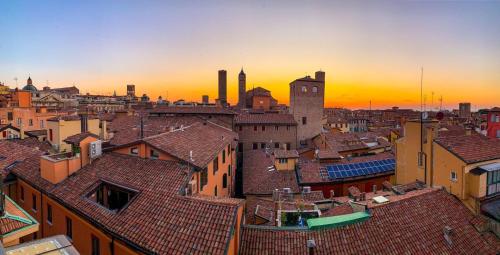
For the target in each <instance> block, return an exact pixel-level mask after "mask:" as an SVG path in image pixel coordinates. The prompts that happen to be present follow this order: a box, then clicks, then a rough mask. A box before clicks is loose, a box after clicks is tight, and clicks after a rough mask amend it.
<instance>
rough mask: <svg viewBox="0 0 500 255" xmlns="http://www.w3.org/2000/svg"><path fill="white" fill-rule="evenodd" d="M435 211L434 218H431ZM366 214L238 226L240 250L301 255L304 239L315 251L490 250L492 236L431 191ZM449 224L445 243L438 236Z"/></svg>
mask: <svg viewBox="0 0 500 255" xmlns="http://www.w3.org/2000/svg"><path fill="white" fill-rule="evenodd" d="M436 215H439V217H436ZM371 216H372V217H371V218H370V219H368V220H366V221H364V222H361V223H355V224H353V225H348V226H344V227H338V228H330V229H324V230H320V231H311V230H287V229H285V230H280V229H278V228H274V227H259V226H244V227H243V232H242V240H241V249H240V252H241V254H259V253H260V252H261V251H263V250H265V251H266V252H267V253H269V254H307V253H308V251H307V241H308V240H311V239H313V240H314V241H315V243H316V247H315V248H314V253H315V254H387V253H394V254H404V253H409V254H461V253H466V254H495V253H497V252H498V250H497V247H498V246H497V245H498V242H499V241H498V239H497V240H495V239H494V238H493V239H492V238H487V237H486V234H485V235H483V234H481V233H479V232H478V231H477V230H476V228H475V227H474V225H473V224H471V221H472V220H473V219H474V218H475V216H474V215H473V214H472V213H471V212H470V211H469V209H467V208H466V207H465V206H464V205H463V204H462V203H461V202H460V201H459V200H457V199H456V198H454V197H453V196H451V195H449V194H448V193H446V192H445V191H442V190H434V191H430V192H426V193H423V194H420V195H417V196H413V197H409V198H407V199H404V200H400V201H396V202H392V203H389V204H386V205H382V206H379V207H376V208H373V209H372V211H371ZM445 227H450V228H451V234H450V237H451V241H452V243H451V245H450V244H449V243H448V242H447V241H446V240H445V238H444V237H443V231H444V229H445Z"/></svg>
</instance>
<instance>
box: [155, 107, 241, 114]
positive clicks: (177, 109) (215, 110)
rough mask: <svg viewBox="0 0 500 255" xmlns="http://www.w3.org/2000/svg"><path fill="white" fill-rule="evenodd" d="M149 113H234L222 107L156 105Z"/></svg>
mask: <svg viewBox="0 0 500 255" xmlns="http://www.w3.org/2000/svg"><path fill="white" fill-rule="evenodd" d="M150 112H151V113H165V114H217V115H235V114H236V113H235V112H233V111H231V110H229V109H226V108H222V107H213V106H157V107H156V108H154V109H152V110H151V111H150Z"/></svg>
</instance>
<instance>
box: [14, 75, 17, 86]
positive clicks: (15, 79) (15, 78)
mask: <svg viewBox="0 0 500 255" xmlns="http://www.w3.org/2000/svg"><path fill="white" fill-rule="evenodd" d="M14 81H16V88H17V77H14Z"/></svg>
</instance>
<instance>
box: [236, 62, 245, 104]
mask: <svg viewBox="0 0 500 255" xmlns="http://www.w3.org/2000/svg"><path fill="white" fill-rule="evenodd" d="M246 89H247V76H246V74H245V72H243V68H241V72H240V74H239V75H238V107H239V108H245V105H246V101H245V100H246Z"/></svg>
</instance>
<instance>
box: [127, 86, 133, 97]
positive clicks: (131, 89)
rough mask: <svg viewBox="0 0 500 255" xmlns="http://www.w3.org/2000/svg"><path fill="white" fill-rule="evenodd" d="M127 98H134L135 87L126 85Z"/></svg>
mask: <svg viewBox="0 0 500 255" xmlns="http://www.w3.org/2000/svg"><path fill="white" fill-rule="evenodd" d="M127 96H128V97H135V85H133V84H128V85H127Z"/></svg>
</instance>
